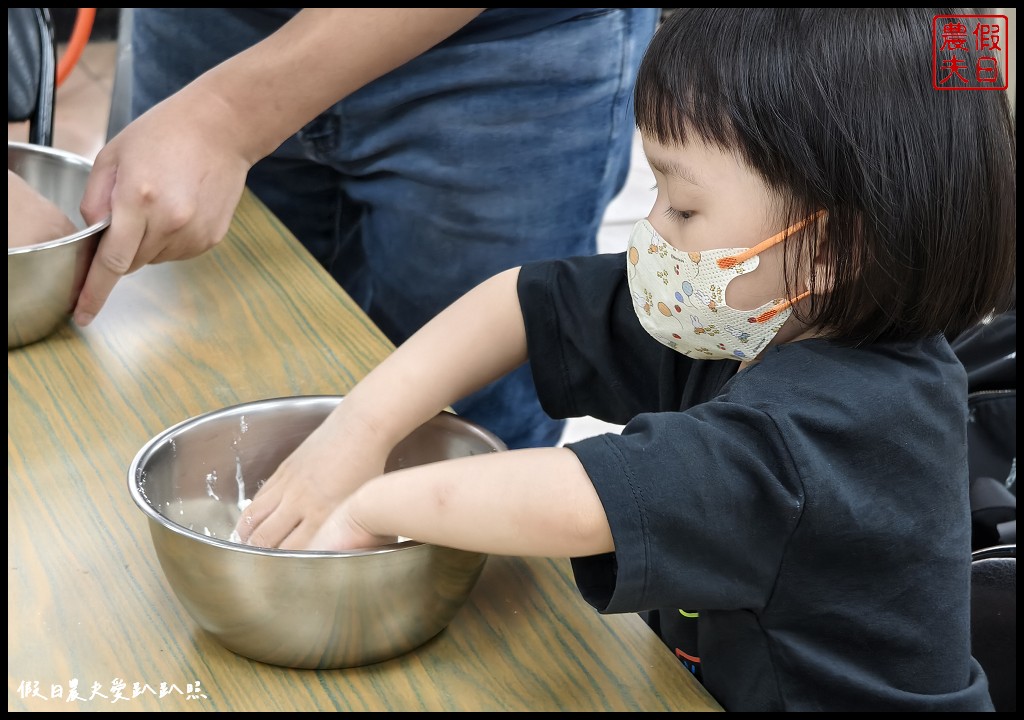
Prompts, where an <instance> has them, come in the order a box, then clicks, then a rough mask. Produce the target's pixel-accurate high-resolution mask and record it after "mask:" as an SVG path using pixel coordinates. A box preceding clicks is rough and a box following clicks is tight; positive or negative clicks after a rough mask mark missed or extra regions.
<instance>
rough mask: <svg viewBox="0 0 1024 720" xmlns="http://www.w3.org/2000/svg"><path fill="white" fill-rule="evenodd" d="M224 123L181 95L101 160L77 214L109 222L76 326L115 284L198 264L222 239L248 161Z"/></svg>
mask: <svg viewBox="0 0 1024 720" xmlns="http://www.w3.org/2000/svg"><path fill="white" fill-rule="evenodd" d="M232 118H233V115H232V113H231V112H230V109H229V108H228V107H227V106H226V105H224V103H223V102H221V101H220V100H219V99H218V98H217V97H216V96H211V95H209V94H207V93H205V91H203V90H202V89H201V88H193V87H190V88H186V89H185V90H182V91H181V92H179V93H177V94H176V95H174V96H172V97H170V98H168V99H167V100H165V101H164V102H162V103H160V104H159V105H157V106H155V107H153V108H152V109H151V110H150V111H149V112H147V113H146V114H144V115H142V116H141V117H139V118H137V119H136V120H135V121H133V122H132V123H130V124H129V125H128V126H127V127H126V128H125V129H124V130H123V131H122V132H121V133H120V134H118V135H117V136H116V137H115V138H114V139H113V140H111V141H110V142H109V143H108V144H107V145H106V147H104V148H103V149H102V150H101V151H100V153H99V155H98V156H97V157H96V161H95V162H94V164H93V169H92V172H91V174H90V176H89V181H88V184H87V186H86V189H85V194H84V196H83V198H82V203H81V211H82V216H83V217H84V218H85V219H86V221H87V222H89V223H94V222H98V221H99V220H101V219H103V218H104V217H107V216H108V215H109V216H110V217H111V222H110V227H109V228H108V229H107V231H106V232H105V233H104V235H103V238H102V240H101V241H100V244H99V247H98V248H97V251H96V256H95V258H94V259H93V261H92V265H91V266H90V268H89V272H88V275H87V276H86V279H85V283H84V285H83V287H82V291H81V293H80V294H79V297H78V303H77V305H76V306H75V311H74V320H75V322H76V323H77V324H78V325H80V326H84V325H88V324H89V323H90V322H91V321H92V319H93V317H95V315H96V314H97V313H98V312H99V311H100V309H101V308H102V307H103V304H104V303H105V302H106V300H107V297H108V296H109V295H110V292H111V291H112V290H113V288H114V285H116V284H117V281H118V280H120V279H121V277H122V276H124V275H126V274H127V273H130V272H133V271H135V270H138V269H139V268H140V267H142V266H143V265H146V264H147V263H151V262H164V261H166V260H180V259H185V258H190V257H194V256H196V255H199V254H200V253H202V252H204V251H206V250H209V249H210V248H212V247H213V246H214V245H216V244H217V243H219V242H220V241H221V239H222V238H223V237H224V235H225V234H226V233H227V230H228V225H229V224H230V222H231V218H232V215H233V213H234V211H235V207H236V206H237V205H238V201H239V199H240V198H241V196H242V191H243V189H244V187H245V178H246V175H247V173H248V172H249V168H250V167H252V164H253V162H254V161H250V160H249V159H248V158H246V157H244V156H243V154H242V153H241V152H240V151H239V150H237V149H236V147H237V145H236V143H235V142H233V141H234V140H235V138H233V137H232V127H234V128H235V133H237V132H238V130H237V128H238V125H237V124H234V125H233V123H232Z"/></svg>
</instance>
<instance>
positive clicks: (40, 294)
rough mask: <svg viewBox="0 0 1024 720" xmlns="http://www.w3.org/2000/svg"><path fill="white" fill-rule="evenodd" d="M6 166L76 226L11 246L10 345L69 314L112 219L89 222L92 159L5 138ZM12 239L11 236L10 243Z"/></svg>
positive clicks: (33, 337) (41, 333)
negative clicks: (84, 205)
mask: <svg viewBox="0 0 1024 720" xmlns="http://www.w3.org/2000/svg"><path fill="white" fill-rule="evenodd" d="M7 168H8V169H9V170H13V171H14V172H15V173H16V174H18V175H20V176H21V177H22V178H24V179H25V181H26V182H27V183H28V184H29V185H31V186H32V187H33V188H35V189H36V190H37V191H39V193H41V194H42V195H43V197H45V198H47V199H48V200H50V201H51V202H53V203H54V204H56V205H57V207H59V208H60V209H61V210H62V211H63V212H64V214H65V215H67V216H68V218H70V219H71V222H72V223H74V225H75V227H76V228H78V230H77V232H75V233H72V234H71V235H66V236H64V237H62V238H57V239H55V240H51V241H49V242H45V243H39V244H36V245H28V246H25V247H15V248H11V247H8V249H7V349H8V350H10V349H11V348H16V347H21V346H22V345H28V344H29V343H33V342H35V341H37V340H41V339H43V338H45V337H47V336H48V335H50V334H51V333H53V332H54V331H55V330H57V329H58V328H59V327H60V326H61V325H62V324H63V323H64V322H66V321H67V319H68V318H69V317H70V313H71V310H73V309H74V304H75V300H76V299H77V298H78V293H79V291H80V290H81V289H82V283H84V282H85V275H86V272H88V270H89V264H90V263H91V262H92V258H93V255H95V253H96V246H97V244H98V243H99V239H100V236H101V235H102V234H103V232H104V231H105V230H106V229H107V227H108V226H109V225H110V219H109V218H107V219H105V220H103V221H102V222H99V223H95V224H93V225H89V224H87V223H86V222H85V220H84V218H82V213H81V212H80V211H79V205H80V204H81V202H82V195H83V194H84V193H85V184H86V181H87V180H88V179H89V172H90V171H91V170H92V163H91V162H89V161H88V160H87V159H85V158H84V157H81V156H79V155H75V154H73V153H70V152H67V151H64V150H58V149H56V148H51V147H44V146H42V145H32V144H29V143H19V142H11V141H8V142H7ZM9 245H10V242H8V246H9Z"/></svg>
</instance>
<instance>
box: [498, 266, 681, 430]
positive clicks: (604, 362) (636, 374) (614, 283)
mask: <svg viewBox="0 0 1024 720" xmlns="http://www.w3.org/2000/svg"><path fill="white" fill-rule="evenodd" d="M518 291H519V303H520V305H521V306H522V310H523V318H524V321H525V323H526V338H527V344H528V348H529V358H530V366H531V368H532V371H533V379H534V382H535V383H536V386H537V391H538V394H539V396H540V400H541V405H542V407H543V408H544V411H545V412H547V413H548V414H549V415H551V416H552V417H556V418H564V417H581V416H584V415H590V416H592V417H596V418H598V419H600V420H604V421H606V422H612V423H617V424H620V425H621V424H625V423H626V422H627V421H628V420H629V419H630V418H632V417H633V416H634V415H636V414H637V413H640V412H647V411H660V410H670V409H676V408H678V406H679V397H680V388H681V387H682V385H683V383H684V382H685V378H686V375H687V373H688V372H689V369H690V367H691V365H692V362H693V361H691V360H689V359H688V358H686V357H685V356H683V355H680V354H679V353H677V352H675V351H673V350H670V349H669V348H666V347H664V346H663V345H661V343H659V342H658V341H657V340H655V339H654V338H652V337H651V336H650V335H648V334H647V332H646V331H645V330H644V329H643V327H642V326H641V325H640V322H639V321H638V320H637V317H636V312H635V311H634V310H633V303H632V301H631V299H630V294H629V285H628V284H627V282H626V255H625V253H619V254H614V255H608V254H605V255H593V256H586V257H578V258H570V259H566V260H557V261H549V262H538V263H531V264H527V265H524V266H523V267H522V268H521V270H520V273H519V285H518Z"/></svg>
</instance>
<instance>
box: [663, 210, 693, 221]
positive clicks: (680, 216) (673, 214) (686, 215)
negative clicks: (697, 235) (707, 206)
mask: <svg viewBox="0 0 1024 720" xmlns="http://www.w3.org/2000/svg"><path fill="white" fill-rule="evenodd" d="M665 217H670V218H672V219H673V220H689V219H690V218H691V217H693V211H691V210H676V209H675V208H671V207H670V208H668V209H667V210H665Z"/></svg>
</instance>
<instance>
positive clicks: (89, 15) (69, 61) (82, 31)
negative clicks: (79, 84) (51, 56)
mask: <svg viewBox="0 0 1024 720" xmlns="http://www.w3.org/2000/svg"><path fill="white" fill-rule="evenodd" d="M95 20H96V8H78V13H77V14H76V15H75V25H74V27H72V28H71V37H70V38H68V46H67V49H66V50H65V51H64V55H63V56H62V57H61V59H60V61H59V62H58V63H57V87H60V86H61V83H63V82H64V80H66V79H67V76H68V75H70V74H71V70H72V68H74V67H75V64H76V63H77V62H78V58H80V57H81V56H82V51H83V50H85V46H86V45H87V44H88V43H89V36H90V35H92V24H93V22H95Z"/></svg>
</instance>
